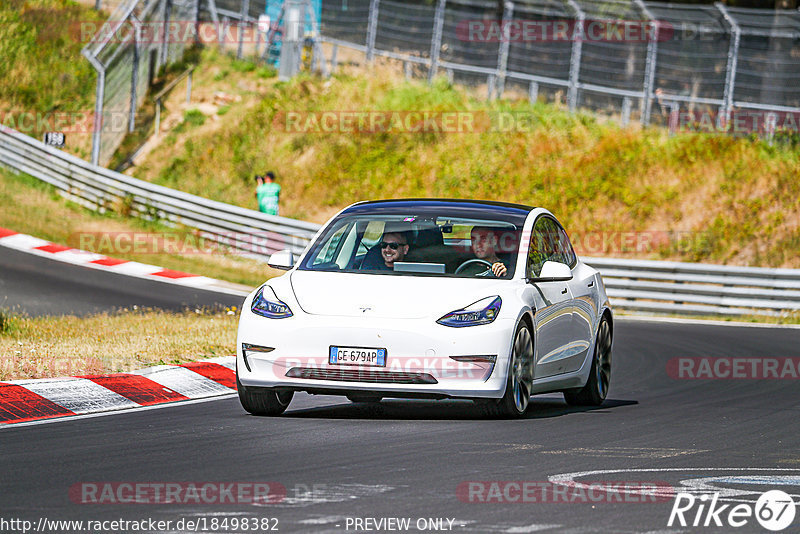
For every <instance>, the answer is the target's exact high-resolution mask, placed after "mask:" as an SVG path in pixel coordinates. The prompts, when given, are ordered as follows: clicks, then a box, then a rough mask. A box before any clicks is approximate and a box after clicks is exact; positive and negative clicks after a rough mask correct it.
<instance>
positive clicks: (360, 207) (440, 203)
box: [343, 198, 536, 215]
mask: <svg viewBox="0 0 800 534" xmlns="http://www.w3.org/2000/svg"><path fill="white" fill-rule="evenodd" d="M414 207H417V208H447V207H453V208H459V207H460V208H468V207H469V208H481V207H482V208H485V209H487V211H505V212H508V211H512V212H516V213H517V214H519V215H523V214H527V213H530V212H531V211H532V210H534V209H536V208H535V207H534V206H526V205H524V204H513V203H510V202H497V201H494V200H469V199H454V198H397V199H386V200H369V201H364V202H358V203H356V204H353V205H352V206H350V207H348V208H347V209H345V210H344V212H343V213H353V212H362V211H372V210H375V209H382V208H383V209H388V210H392V211H394V210H398V211H399V210H408V209H409V208H414Z"/></svg>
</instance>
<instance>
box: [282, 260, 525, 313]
mask: <svg viewBox="0 0 800 534" xmlns="http://www.w3.org/2000/svg"><path fill="white" fill-rule="evenodd" d="M508 283H509V281H508V280H497V279H491V278H488V279H481V280H476V279H459V278H439V277H427V276H396V275H375V274H372V275H370V274H350V273H330V272H315V271H293V272H292V274H291V285H292V290H293V292H294V295H295V298H296V299H297V302H298V304H300V307H301V308H302V309H303V311H305V312H306V313H309V314H313V315H338V316H349V317H376V318H395V319H416V318H424V317H431V316H435V318H439V317H441V316H442V315H444V314H446V313H448V312H451V311H453V310H456V309H460V308H463V307H465V306H469V305H470V304H472V303H473V302H475V301H477V300H480V299H482V298H484V297H488V296H491V295H499V294H500V293H499V291H500V290H501V289H502V286H503V285H506V284H508Z"/></svg>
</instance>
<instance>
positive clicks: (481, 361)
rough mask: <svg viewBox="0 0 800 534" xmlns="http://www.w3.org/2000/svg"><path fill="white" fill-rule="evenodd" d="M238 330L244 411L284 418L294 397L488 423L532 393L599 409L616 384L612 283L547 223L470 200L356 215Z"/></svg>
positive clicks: (285, 259) (361, 207) (515, 412)
mask: <svg viewBox="0 0 800 534" xmlns="http://www.w3.org/2000/svg"><path fill="white" fill-rule="evenodd" d="M270 265H272V266H273V267H277V268H281V269H285V270H288V272H287V273H286V274H284V275H282V276H279V277H277V278H273V279H271V280H269V282H267V283H265V284H264V285H263V286H261V287H259V288H258V289H257V290H255V291H253V293H251V294H250V295H249V296H248V297H247V299H246V300H245V303H244V306H243V309H242V314H241V317H240V319H239V332H238V339H237V357H236V368H237V371H236V376H237V385H238V389H239V398H240V400H241V403H242V406H243V407H244V409H245V410H247V411H248V412H250V413H253V414H258V415H277V414H280V413H282V412H283V411H284V410H285V409H286V408H287V406H288V405H289V403H290V401H291V399H292V395H293V394H294V392H295V391H306V392H308V393H312V394H327V395H345V396H347V398H348V399H350V400H352V401H353V402H376V401H380V400H381V399H382V398H384V397H406V398H415V397H416V398H432V399H442V398H466V399H473V400H474V401H476V402H480V403H483V404H484V405H485V406H486V408H487V410H488V411H489V412H490V413H492V414H493V415H498V416H506V417H514V416H520V415H522V414H523V413H525V410H526V409H527V408H528V404H529V401H530V397H531V395H533V394H537V393H545V392H554V391H561V392H563V393H564V398H565V399H566V401H567V402H568V403H570V404H580V405H598V404H601V403H602V402H603V400H604V399H605V397H606V394H607V392H608V386H609V380H610V377H611V345H612V334H613V316H612V312H611V308H610V306H609V303H608V299H607V297H606V291H605V288H604V286H603V280H602V278H601V277H600V273H598V272H597V271H596V270H595V269H593V268H591V267H589V266H587V265H586V264H584V263H583V262H582V261H581V260H580V259H579V258H578V257H577V256H576V255H575V252H574V251H573V249H572V245H571V244H570V241H569V238H568V237H567V233H566V232H565V231H564V229H563V228H562V226H561V225H560V224H559V222H558V221H557V220H556V219H555V217H554V216H553V215H552V214H551V213H550V212H549V211H547V210H545V209H542V208H533V207H530V206H522V205H517V204H506V203H500V202H489V201H472V200H432V199H408V200H383V201H375V202H360V203H357V204H354V205H352V206H350V207H348V208H346V209H344V210H343V211H341V212H340V213H338V214H337V215H336V216H334V217H333V218H332V219H331V220H330V221H329V222H328V223H327V224H325V225H324V226H323V227H322V229H321V230H320V231H319V233H318V234H317V235H316V236H315V238H314V239H313V240H312V242H311V244H310V245H309V246H308V247H307V248H306V250H305V251H304V253H303V254H302V255H300V257H299V258H296V259H295V258H294V257H292V254H291V253H290V252H289V251H283V252H279V253H276V254H273V256H272V258H270Z"/></svg>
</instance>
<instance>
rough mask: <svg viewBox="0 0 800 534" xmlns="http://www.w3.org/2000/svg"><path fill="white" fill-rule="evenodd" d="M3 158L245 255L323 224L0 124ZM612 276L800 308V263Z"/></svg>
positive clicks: (295, 246) (669, 265)
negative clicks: (177, 184) (183, 185)
mask: <svg viewBox="0 0 800 534" xmlns="http://www.w3.org/2000/svg"><path fill="white" fill-rule="evenodd" d="M0 165H3V166H5V167H8V168H10V169H12V170H14V171H18V172H24V173H26V174H29V175H31V176H33V177H35V178H38V179H40V180H43V181H45V182H47V183H50V184H52V185H53V186H55V187H57V188H58V189H59V190H61V191H62V193H63V194H64V195H65V196H66V197H68V198H70V199H72V200H74V201H76V202H79V203H81V204H82V205H84V206H87V207H89V208H91V209H95V210H100V211H102V210H106V209H109V208H111V207H113V206H117V205H119V204H120V203H125V204H126V206H127V208H128V209H130V210H131V212H132V213H134V214H137V215H139V216H140V217H143V218H149V219H152V218H157V219H159V220H162V221H165V222H167V223H168V224H174V225H184V226H187V227H190V228H195V229H197V230H200V231H201V232H202V233H203V234H204V235H205V236H207V237H208V238H211V239H216V240H218V241H220V242H221V243H223V244H226V245H228V246H231V247H233V248H235V249H237V250H239V251H241V252H242V253H244V254H247V255H251V256H254V257H257V258H262V259H263V258H266V257H268V256H269V255H270V254H272V253H273V252H275V251H277V250H282V249H286V248H289V249H291V250H292V251H293V252H295V253H297V254H299V253H301V252H302V251H303V250H304V249H305V247H306V246H307V245H308V243H309V242H310V240H311V239H312V238H313V236H314V234H315V233H316V232H317V231H318V230H319V225H317V224H314V223H310V222H304V221H297V220H294V219H288V218H286V217H277V216H272V215H265V214H263V213H259V212H257V211H253V210H249V209H245V208H240V207H237V206H231V205H229V204H224V203H222V202H215V201H213V200H208V199H205V198H202V197H198V196H195V195H190V194H187V193H182V192H180V191H176V190H174V189H169V188H167V187H162V186H158V185H154V184H151V183H148V182H144V181H142V180H137V179H135V178H131V177H130V176H127V175H124V174H120V173H117V172H114V171H110V170H108V169H105V168H103V167H97V166H94V165H92V164H90V163H87V162H85V161H83V160H81V159H78V158H76V157H74V156H71V155H69V154H66V153H64V152H62V151H60V150H57V149H55V148H52V147H48V146H46V145H44V144H43V143H42V142H40V141H37V140H36V139H32V138H30V137H28V136H25V135H23V134H21V133H18V132H15V131H13V130H9V129H2V130H0ZM584 260H585V261H586V263H588V264H589V265H592V266H593V267H595V268H597V269H598V270H599V271H600V272H601V273H602V274H603V279H604V280H605V284H606V287H607V288H608V295H609V297H610V298H611V302H612V304H613V305H614V306H616V307H618V308H622V309H629V310H641V311H647V312H671V313H680V314H724V315H746V314H754V313H755V314H769V315H778V314H781V313H785V312H787V311H796V310H800V269H768V268H760V267H729V266H722V265H708V264H697V263H679V262H666V261H647V260H623V259H614V258H593V257H592V258H584Z"/></svg>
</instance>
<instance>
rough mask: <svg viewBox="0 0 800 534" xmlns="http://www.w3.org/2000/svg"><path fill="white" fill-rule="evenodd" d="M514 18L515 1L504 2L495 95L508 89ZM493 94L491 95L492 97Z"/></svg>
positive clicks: (500, 95) (501, 94) (499, 94)
mask: <svg viewBox="0 0 800 534" xmlns="http://www.w3.org/2000/svg"><path fill="white" fill-rule="evenodd" d="M513 19H514V2H511V1H508V2H505V3H504V4H503V19H502V24H503V32H502V34H501V35H502V36H503V37H502V41H500V49H499V51H498V55H497V91H496V93H495V94H494V96H495V97H497V96H499V97H500V98H502V97H503V92H504V91H505V89H506V71H507V70H508V48H509V46H510V41H511V35H510V31H509V26H510V22H511V21H512V20H513ZM492 97H493V95H491V94H490V95H489V98H490V99H491V98H492Z"/></svg>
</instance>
